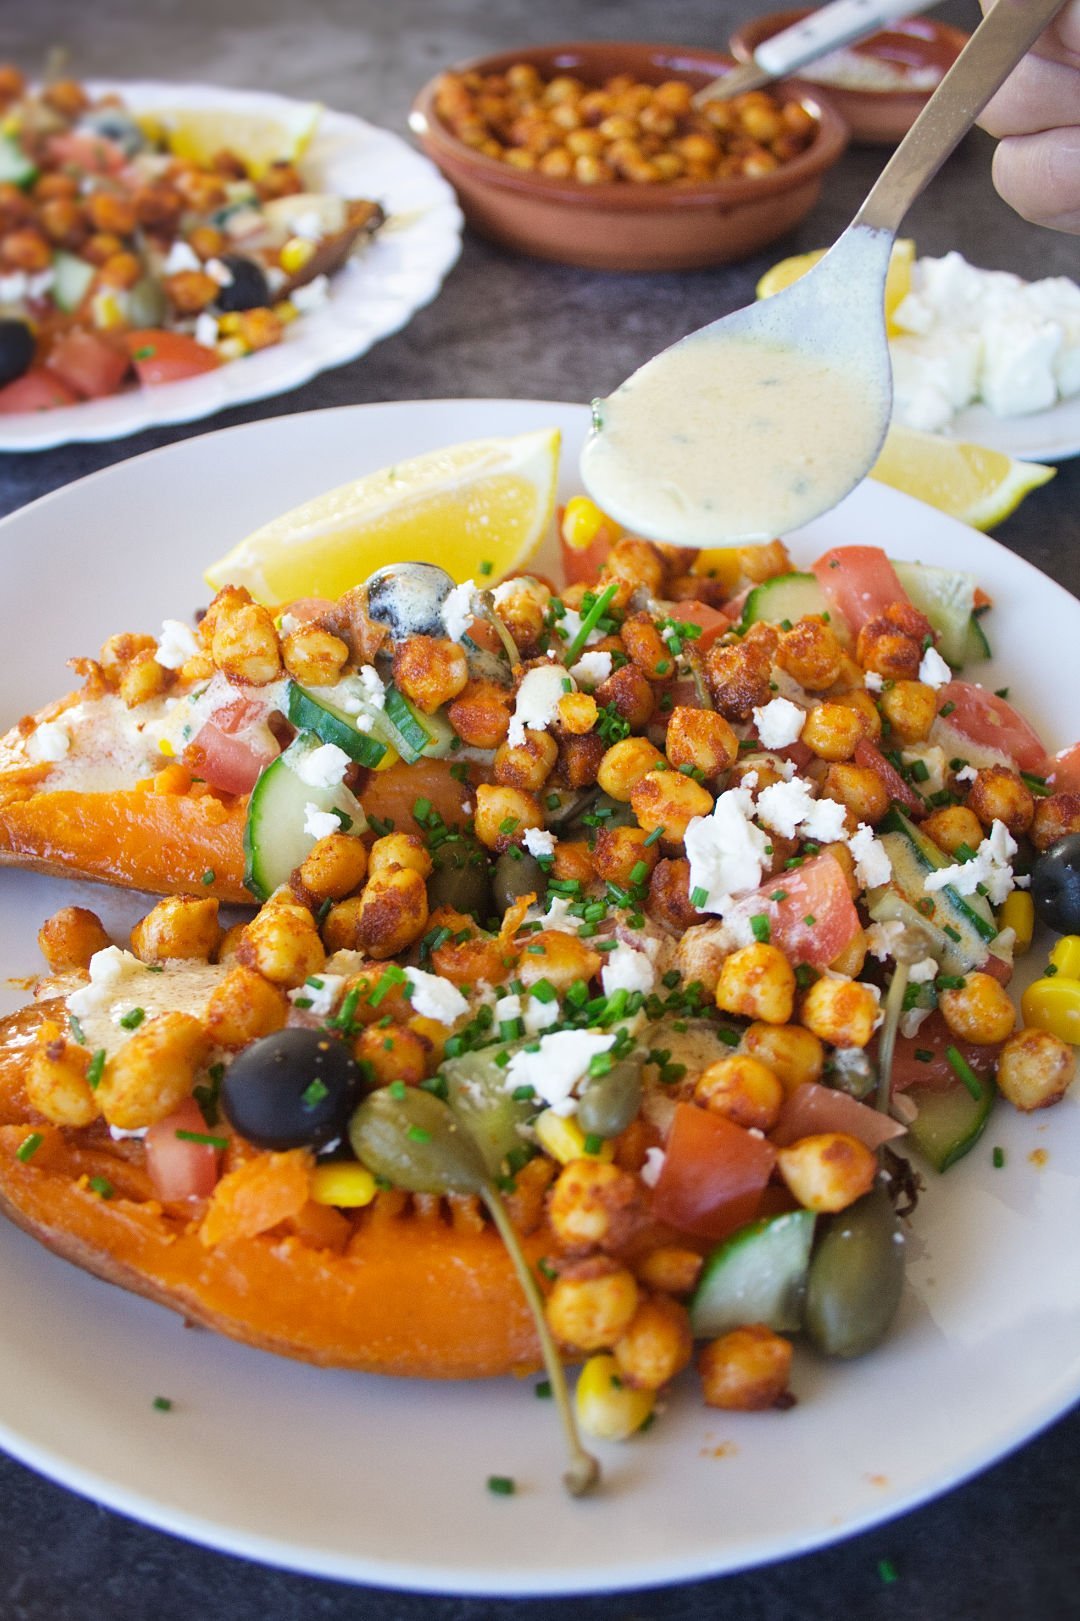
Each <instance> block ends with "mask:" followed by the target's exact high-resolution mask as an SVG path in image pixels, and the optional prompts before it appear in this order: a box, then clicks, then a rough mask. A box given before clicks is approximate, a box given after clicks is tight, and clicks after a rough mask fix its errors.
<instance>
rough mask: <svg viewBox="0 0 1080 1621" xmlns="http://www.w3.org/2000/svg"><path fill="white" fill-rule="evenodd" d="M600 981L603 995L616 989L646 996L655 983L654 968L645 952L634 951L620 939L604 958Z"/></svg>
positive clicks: (610, 993)
mask: <svg viewBox="0 0 1080 1621" xmlns="http://www.w3.org/2000/svg"><path fill="white" fill-rule="evenodd" d="M600 982H601V984H602V985H603V987H604V995H605V996H614V994H615V992H616V991H628V992H629V991H640V992H641V994H642V995H643V996H648V995H649V993H650V991H652V989H653V987H654V986H655V984H656V969H655V968H654V967H653V965H652V963H651V961H650V960H649V957H648V955H647V953H646V952H644V951H635V949H634V947H633V946H630V945H627V944H626V942H625V941H623V940H620V941H619V944H618V945H617V946H616V947H615V950H614V951H609V952H608V953H607V955H606V957H605V958H604V966H603V967H602V968H601V970H600Z"/></svg>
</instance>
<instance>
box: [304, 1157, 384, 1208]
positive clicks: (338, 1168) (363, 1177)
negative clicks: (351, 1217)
mask: <svg viewBox="0 0 1080 1621" xmlns="http://www.w3.org/2000/svg"><path fill="white" fill-rule="evenodd" d="M376 1192H377V1189H376V1186H375V1178H374V1177H373V1176H372V1174H371V1172H370V1171H369V1170H368V1168H367V1166H366V1165H352V1164H349V1163H348V1162H346V1163H343V1164H341V1165H316V1167H315V1169H314V1170H313V1171H312V1173H311V1197H312V1199H313V1200H314V1201H315V1203H316V1204H330V1205H337V1206H338V1208H339V1209H341V1210H355V1209H358V1208H359V1207H360V1206H361V1205H366V1204H370V1203H371V1201H372V1199H374V1197H375V1194H376Z"/></svg>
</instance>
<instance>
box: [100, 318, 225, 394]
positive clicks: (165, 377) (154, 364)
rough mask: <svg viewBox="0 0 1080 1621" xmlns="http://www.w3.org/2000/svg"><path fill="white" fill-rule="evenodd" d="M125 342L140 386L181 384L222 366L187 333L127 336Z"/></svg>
mask: <svg viewBox="0 0 1080 1621" xmlns="http://www.w3.org/2000/svg"><path fill="white" fill-rule="evenodd" d="M124 342H125V343H126V344H127V351H128V354H129V355H130V356H131V359H132V361H133V363H134V366H135V370H136V372H137V374H138V378H139V382H140V383H146V384H147V385H149V386H153V385H154V384H156V383H179V382H182V381H183V379H184V378H185V377H198V376H199V375H200V374H201V373H202V372H207V371H216V370H217V368H218V366H219V365H220V364H221V362H220V361H219V360H218V357H217V355H216V354H215V353H214V351H213V349H207V348H205V347H204V345H203V344H201V343H196V342H195V339H194V338H189V337H188V336H187V334H186V333H185V332H163V331H159V330H157V329H148V330H146V331H144V332H125V333H124Z"/></svg>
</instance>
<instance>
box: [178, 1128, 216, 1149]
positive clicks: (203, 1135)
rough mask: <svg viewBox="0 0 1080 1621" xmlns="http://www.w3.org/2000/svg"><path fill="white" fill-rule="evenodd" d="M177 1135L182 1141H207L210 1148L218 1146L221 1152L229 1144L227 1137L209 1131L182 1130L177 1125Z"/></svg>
mask: <svg viewBox="0 0 1080 1621" xmlns="http://www.w3.org/2000/svg"><path fill="white" fill-rule="evenodd" d="M176 1137H177V1140H178V1141H179V1142H182V1143H205V1144H206V1146H207V1147H208V1148H216V1149H217V1150H218V1152H219V1153H221V1154H223V1153H224V1152H225V1150H226V1149H227V1148H228V1146H229V1139H228V1138H227V1137H213V1136H211V1135H210V1133H209V1132H207V1131H182V1130H181V1129H180V1128H179V1127H177V1130H176Z"/></svg>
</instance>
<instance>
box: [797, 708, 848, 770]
mask: <svg viewBox="0 0 1080 1621" xmlns="http://www.w3.org/2000/svg"><path fill="white" fill-rule="evenodd" d="M862 736H863V724H862V718H861V716H860V715H859V714H858V712H857V711H856V710H854V709H852V708H851V707H850V706H849V705H847V704H837V703H829V702H826V703H820V704H815V705H814V706H813V708H812V709H811V710H810V711H809V712H808V714H807V716H806V722H805V724H804V726H803V729H802V737H801V741H802V742H803V743H805V744H806V746H807V748H808V749H811V750H812V751H813V752H814V753H815V754H816V755H817V756H818V758H819V759H821V760H849V759H850V758H851V756H852V755H853V754H854V753H855V746H856V744H857V743H858V742H859V740H860V738H861V737H862Z"/></svg>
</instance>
